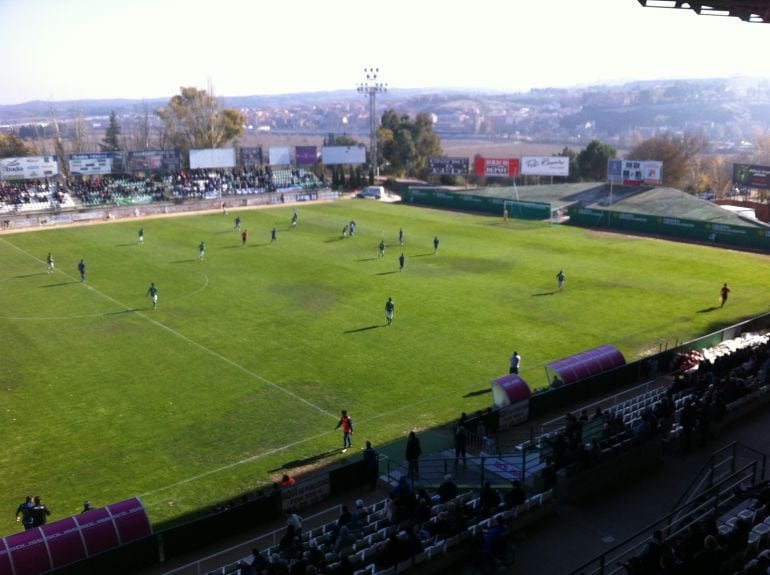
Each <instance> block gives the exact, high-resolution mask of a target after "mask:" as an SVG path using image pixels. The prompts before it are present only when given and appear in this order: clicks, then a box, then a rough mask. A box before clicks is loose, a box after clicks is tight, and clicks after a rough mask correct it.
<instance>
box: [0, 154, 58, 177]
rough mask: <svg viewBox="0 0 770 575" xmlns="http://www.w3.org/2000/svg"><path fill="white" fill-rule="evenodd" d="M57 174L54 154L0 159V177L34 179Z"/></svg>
mask: <svg viewBox="0 0 770 575" xmlns="http://www.w3.org/2000/svg"><path fill="white" fill-rule="evenodd" d="M58 175H59V162H57V161H56V156H25V157H23V158H5V159H2V160H0V179H2V180H36V179H39V178H52V177H54V176H58Z"/></svg>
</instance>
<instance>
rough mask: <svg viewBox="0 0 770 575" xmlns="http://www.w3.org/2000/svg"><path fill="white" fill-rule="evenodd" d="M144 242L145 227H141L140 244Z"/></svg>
mask: <svg viewBox="0 0 770 575" xmlns="http://www.w3.org/2000/svg"><path fill="white" fill-rule="evenodd" d="M143 243H144V228H139V245H140V246H141V245H142V244H143Z"/></svg>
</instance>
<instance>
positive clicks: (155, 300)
mask: <svg viewBox="0 0 770 575" xmlns="http://www.w3.org/2000/svg"><path fill="white" fill-rule="evenodd" d="M147 295H148V296H150V299H151V300H152V309H155V308H156V307H158V288H157V287H155V282H152V283H150V288H149V289H148V290H147Z"/></svg>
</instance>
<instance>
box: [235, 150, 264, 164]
mask: <svg viewBox="0 0 770 575" xmlns="http://www.w3.org/2000/svg"><path fill="white" fill-rule="evenodd" d="M239 152H240V155H241V167H242V168H249V167H252V166H261V165H262V164H264V163H265V162H264V160H263V159H262V146H257V147H256V148H241V149H240V150H239Z"/></svg>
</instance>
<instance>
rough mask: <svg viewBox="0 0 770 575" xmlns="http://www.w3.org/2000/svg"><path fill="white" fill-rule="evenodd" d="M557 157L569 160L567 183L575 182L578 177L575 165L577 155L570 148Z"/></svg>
mask: <svg viewBox="0 0 770 575" xmlns="http://www.w3.org/2000/svg"><path fill="white" fill-rule="evenodd" d="M559 155H560V156H564V157H565V158H569V175H568V176H567V181H568V182H577V181H578V179H579V177H580V173H579V169H578V163H577V158H578V153H577V152H576V151H575V150H573V149H572V148H564V149H563V150H562V151H561V154H559Z"/></svg>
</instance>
